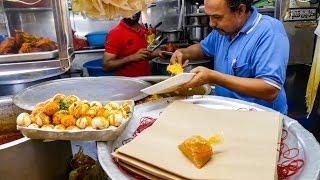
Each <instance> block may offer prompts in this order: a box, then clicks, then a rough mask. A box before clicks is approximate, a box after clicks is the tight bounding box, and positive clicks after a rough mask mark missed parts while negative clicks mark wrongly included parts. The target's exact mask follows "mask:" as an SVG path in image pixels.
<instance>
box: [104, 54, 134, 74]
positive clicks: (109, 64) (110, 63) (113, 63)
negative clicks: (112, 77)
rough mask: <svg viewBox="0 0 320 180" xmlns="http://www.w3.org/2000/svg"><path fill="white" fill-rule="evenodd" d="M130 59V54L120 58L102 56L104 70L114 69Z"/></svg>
mask: <svg viewBox="0 0 320 180" xmlns="http://www.w3.org/2000/svg"><path fill="white" fill-rule="evenodd" d="M131 61H132V58H131V57H130V56H127V57H124V58H122V59H113V60H107V59H106V58H105V57H104V58H103V69H104V70H105V71H110V70H114V69H116V68H119V67H121V66H123V65H125V64H127V63H129V62H131Z"/></svg>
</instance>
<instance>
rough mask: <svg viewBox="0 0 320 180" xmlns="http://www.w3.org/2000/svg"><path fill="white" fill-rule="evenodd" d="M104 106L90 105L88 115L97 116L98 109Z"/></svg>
mask: <svg viewBox="0 0 320 180" xmlns="http://www.w3.org/2000/svg"><path fill="white" fill-rule="evenodd" d="M101 108H102V107H99V106H92V107H90V108H89V109H88V111H87V113H86V114H87V115H88V116H90V117H92V118H93V117H95V116H97V113H98V111H99V110H100V109H101Z"/></svg>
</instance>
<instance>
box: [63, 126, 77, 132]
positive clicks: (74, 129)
mask: <svg viewBox="0 0 320 180" xmlns="http://www.w3.org/2000/svg"><path fill="white" fill-rule="evenodd" d="M66 130H70V131H79V130H80V129H79V128H78V127H77V126H69V127H67V129H66Z"/></svg>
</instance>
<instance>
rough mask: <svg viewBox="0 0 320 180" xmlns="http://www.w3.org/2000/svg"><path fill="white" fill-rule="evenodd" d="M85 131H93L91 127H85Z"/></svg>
mask: <svg viewBox="0 0 320 180" xmlns="http://www.w3.org/2000/svg"><path fill="white" fill-rule="evenodd" d="M85 130H94V129H93V127H92V126H87V127H86V128H85Z"/></svg>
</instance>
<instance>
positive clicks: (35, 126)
mask: <svg viewBox="0 0 320 180" xmlns="http://www.w3.org/2000/svg"><path fill="white" fill-rule="evenodd" d="M28 128H34V129H37V128H39V126H38V124H35V123H32V124H30V125H29V126H28Z"/></svg>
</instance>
